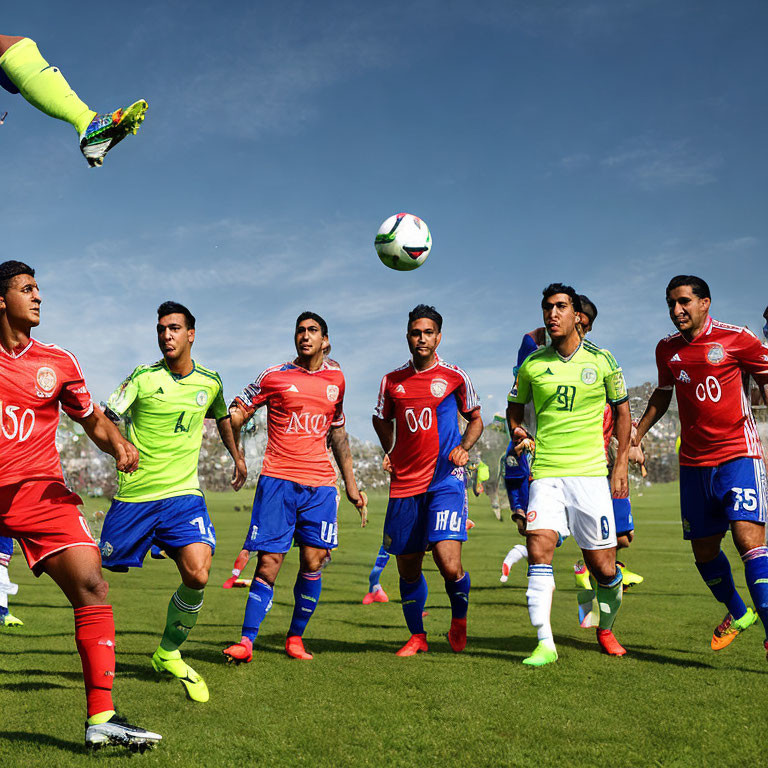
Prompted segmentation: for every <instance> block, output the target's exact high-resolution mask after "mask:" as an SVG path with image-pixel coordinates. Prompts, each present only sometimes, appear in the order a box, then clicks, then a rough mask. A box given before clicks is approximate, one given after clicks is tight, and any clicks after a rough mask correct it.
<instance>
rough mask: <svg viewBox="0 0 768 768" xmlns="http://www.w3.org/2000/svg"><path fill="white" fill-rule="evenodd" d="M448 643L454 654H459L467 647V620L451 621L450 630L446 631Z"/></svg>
mask: <svg viewBox="0 0 768 768" xmlns="http://www.w3.org/2000/svg"><path fill="white" fill-rule="evenodd" d="M448 642H449V643H450V644H451V649H452V650H453V652H454V653H461V652H462V651H463V650H464V648H466V646H467V620H466V619H451V628H450V629H449V630H448Z"/></svg>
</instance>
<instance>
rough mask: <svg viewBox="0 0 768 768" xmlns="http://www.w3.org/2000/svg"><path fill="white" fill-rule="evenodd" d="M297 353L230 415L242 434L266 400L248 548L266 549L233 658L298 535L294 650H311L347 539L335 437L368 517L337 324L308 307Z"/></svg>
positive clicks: (267, 603)
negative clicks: (307, 633) (347, 418)
mask: <svg viewBox="0 0 768 768" xmlns="http://www.w3.org/2000/svg"><path fill="white" fill-rule="evenodd" d="M294 341H295V344H296V353H297V355H296V359H295V360H294V361H293V362H292V363H283V364H282V365H276V366H273V367H272V368H267V370H266V371H264V372H263V373H261V374H260V375H259V377H258V378H257V379H256V381H254V383H253V384H250V385H248V386H247V387H246V388H245V390H244V391H243V392H242V394H241V395H239V396H238V397H237V398H235V400H234V402H233V403H232V405H231V406H230V410H229V413H230V417H231V420H232V429H233V430H234V432H235V438H236V439H238V438H239V433H240V429H241V427H242V426H243V424H244V423H245V422H246V421H247V420H248V419H250V418H251V416H253V414H254V413H255V412H256V409H257V408H260V407H261V406H263V405H266V406H267V449H266V451H265V453H264V463H263V465H262V468H261V475H260V476H259V482H258V485H257V486H256V495H255V497H254V500H253V513H252V515H251V526H250V529H249V532H248V535H247V536H246V539H245V543H244V545H243V546H244V548H245V549H248V550H250V551H252V552H258V563H257V565H256V573H255V574H254V577H253V580H252V582H251V587H250V591H249V593H248V601H247V603H246V607H245V618H244V620H243V632H242V637H241V639H240V642H239V643H235V644H234V645H231V646H230V647H229V648H225V649H224V651H223V653H224V655H225V656H226V657H227V660H228V661H234V662H249V661H250V660H251V658H252V657H253V641H254V640H255V639H256V636H257V634H258V632H259V628H260V626H261V623H262V621H263V620H264V617H265V616H266V614H267V612H268V611H269V609H270V608H271V607H272V595H273V592H274V585H275V580H276V579H277V574H278V573H279V571H280V567H281V566H282V564H283V560H284V559H285V555H286V554H287V552H288V550H290V548H291V545H292V543H293V542H294V541H295V542H296V543H297V544H298V545H299V547H300V550H299V574H298V576H297V577H296V584H295V586H294V588H293V595H294V600H295V603H294V609H293V617H292V619H291V626H290V627H289V629H288V636H287V637H286V640H285V651H286V653H287V654H288V655H289V656H291V657H292V658H294V659H304V660H310V659H311V658H312V654H311V653H308V652H307V651H306V650H305V648H304V643H303V640H302V636H303V634H304V630H305V629H306V626H307V623H308V622H309V620H310V618H311V617H312V614H313V613H314V611H315V608H316V607H317V603H318V601H319V599H320V591H321V587H322V581H321V578H320V577H321V573H322V568H323V566H324V565H325V564H326V563H327V562H328V560H329V559H330V551H331V550H332V549H335V548H336V546H337V545H338V541H337V530H338V529H337V522H336V515H337V511H338V506H339V492H338V490H337V488H336V471H335V470H334V468H333V465H332V464H331V460H330V457H329V456H328V447H327V443H328V442H330V447H331V450H332V451H333V455H334V458H335V459H336V463H337V464H338V467H339V470H340V472H341V476H342V479H343V480H344V485H345V487H346V491H347V498H348V499H349V501H350V502H351V503H352V504H354V505H355V507H357V509H358V511H359V512H360V517H361V520H362V524H363V525H365V523H366V519H367V509H366V501H367V500H366V497H365V494H364V493H361V492H360V491H358V489H357V483H356V482H355V475H354V472H353V471H352V454H351V453H350V451H349V441H348V439H347V432H346V430H345V429H344V388H345V383H344V374H343V373H342V372H341V369H340V368H339V366H338V364H337V363H335V362H334V361H332V360H328V359H326V358H325V355H324V351H325V350H326V349H327V350H329V349H330V345H329V343H328V326H327V325H326V322H325V320H323V318H322V317H320V316H319V315H316V314H315V313H314V312H302V313H301V314H300V315H299V317H298V318H297V319H296V331H295V334H294Z"/></svg>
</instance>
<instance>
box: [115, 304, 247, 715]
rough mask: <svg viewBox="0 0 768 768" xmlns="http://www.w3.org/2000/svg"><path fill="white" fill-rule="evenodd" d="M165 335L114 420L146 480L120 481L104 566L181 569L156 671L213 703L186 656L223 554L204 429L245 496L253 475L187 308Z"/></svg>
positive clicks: (163, 323) (120, 392)
mask: <svg viewBox="0 0 768 768" xmlns="http://www.w3.org/2000/svg"><path fill="white" fill-rule="evenodd" d="M156 331H157V343H158V345H159V347H160V351H161V352H162V354H163V357H162V359H161V360H159V361H158V362H156V363H154V364H152V365H140V366H138V367H137V368H136V369H135V370H134V371H133V373H131V375H130V376H129V377H128V378H127V379H125V381H124V382H123V383H122V384H121V385H120V386H119V387H118V389H117V390H116V391H115V392H114V393H113V394H112V396H111V397H110V398H109V403H108V406H109V410H110V411H111V412H112V413H113V414H115V415H116V417H124V418H125V420H126V431H127V434H128V437H129V439H130V440H131V442H132V443H133V444H134V445H135V446H136V448H137V449H138V451H139V456H140V462H139V468H138V470H137V471H136V472H134V473H133V474H125V473H121V474H120V476H119V486H118V490H117V493H116V494H115V498H114V500H113V502H112V505H111V506H110V508H109V511H108V512H107V516H106V518H105V520H104V527H103V528H102V531H101V554H102V557H103V560H104V566H105V567H106V568H110V569H112V570H116V571H127V570H128V569H129V568H141V567H142V564H143V561H144V558H145V556H146V554H147V550H149V549H150V548H151V547H152V546H157V547H160V548H162V549H163V550H164V551H165V552H166V553H167V554H168V556H169V557H171V558H172V559H173V560H174V561H175V563H176V567H177V568H178V571H179V574H180V576H181V584H180V585H179V587H178V589H177V590H176V591H175V592H174V594H173V595H172V597H171V599H170V602H169V603H168V613H167V617H166V624H165V630H164V631H163V636H162V638H161V640H160V644H159V645H158V647H157V650H156V651H155V652H154V654H153V656H152V667H153V668H154V669H155V671H156V672H158V673H160V674H168V675H171V676H172V677H175V678H176V679H178V680H179V681H180V682H181V683H182V685H183V686H184V689H185V691H186V693H187V696H188V697H189V698H190V699H191V700H193V701H198V702H206V701H208V699H209V693H208V686H207V685H206V684H205V681H204V680H203V678H202V677H201V676H200V675H199V674H198V673H197V672H196V671H195V670H194V669H192V667H190V666H189V665H188V664H187V663H186V662H185V661H184V660H183V659H182V658H181V651H180V650H179V648H180V647H181V645H182V644H183V643H184V642H185V640H186V639H187V636H188V635H189V632H190V631H191V630H192V628H193V627H194V626H195V623H196V622H197V617H198V614H199V612H200V609H201V608H202V605H203V594H204V589H205V586H206V584H207V583H208V575H209V572H210V569H211V558H212V556H213V552H214V550H215V548H216V531H215V530H214V527H213V524H212V523H211V518H210V516H209V514H208V508H207V507H206V504H205V497H204V496H203V493H202V491H201V490H200V481H199V479H198V475H197V464H198V460H199V456H200V446H201V443H202V439H203V422H204V419H206V418H212V419H215V420H216V427H217V429H218V432H219V435H220V437H221V441H222V442H223V443H224V446H225V447H226V449H227V451H229V454H230V456H232V459H233V461H234V472H233V479H232V487H233V488H234V489H235V490H238V489H240V488H241V487H242V485H243V483H244V482H245V479H246V476H247V474H248V472H247V469H246V466H245V460H244V459H243V457H242V456H241V454H240V450H239V448H238V446H237V442H236V440H235V437H234V435H233V433H232V427H231V425H230V420H229V413H228V412H227V404H226V402H225V400H224V387H223V384H222V382H221V377H220V376H219V374H218V373H216V371H213V370H211V369H210V368H205V367H203V366H202V365H201V364H200V363H198V362H197V361H196V360H193V359H192V345H193V343H194V341H195V318H194V315H192V313H191V312H190V311H189V310H188V309H187V308H186V307H185V306H184V305H183V304H179V303H177V302H174V301H166V302H164V303H162V304H161V305H160V306H159V307H158V309H157V327H156Z"/></svg>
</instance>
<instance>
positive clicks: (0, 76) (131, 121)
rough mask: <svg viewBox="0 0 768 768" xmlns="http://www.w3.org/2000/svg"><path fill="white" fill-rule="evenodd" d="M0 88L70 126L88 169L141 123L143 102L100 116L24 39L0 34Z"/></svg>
mask: <svg viewBox="0 0 768 768" xmlns="http://www.w3.org/2000/svg"><path fill="white" fill-rule="evenodd" d="M0 86H2V87H3V88H4V89H5V90H6V91H8V92H9V93H21V95H22V96H23V97H24V98H25V99H26V100H27V101H28V102H29V103H30V104H32V106H33V107H37V109H39V110H40V111H41V112H44V113H45V114H46V115H49V116H50V117H55V118H57V119H58V120H64V121H65V122H67V123H70V125H72V126H73V127H74V129H75V130H76V131H77V133H78V136H79V137H80V151H81V152H82V153H83V156H84V157H85V159H86V160H87V161H88V165H89V166H91V167H92V168H93V167H94V166H98V165H101V164H102V163H103V162H104V157H105V155H106V154H107V152H109V150H110V149H112V148H113V147H114V146H115V145H116V144H118V143H119V142H121V141H122V140H123V139H124V138H125V137H126V136H127V135H128V134H129V133H136V131H138V129H139V125H141V123H142V122H143V120H144V115H145V113H146V111H147V102H146V101H144V100H139V101H136V102H134V103H133V104H131V105H130V106H129V107H121V108H120V109H116V110H115V111H114V112H107V113H105V114H103V115H100V114H98V113H97V112H94V111H93V110H92V109H91V108H90V107H88V105H86V104H85V103H83V102H82V101H81V100H80V98H79V97H78V95H77V94H76V93H75V92H74V91H73V90H72V89H71V88H70V86H69V83H68V82H67V81H66V80H65V79H64V75H62V74H61V72H60V71H59V69H58V68H56V67H54V66H51V65H50V64H49V63H48V62H47V61H46V60H45V59H44V58H43V57H42V56H41V55H40V51H39V50H38V48H37V44H36V43H35V41H34V40H30V39H29V38H28V37H15V36H11V35H0Z"/></svg>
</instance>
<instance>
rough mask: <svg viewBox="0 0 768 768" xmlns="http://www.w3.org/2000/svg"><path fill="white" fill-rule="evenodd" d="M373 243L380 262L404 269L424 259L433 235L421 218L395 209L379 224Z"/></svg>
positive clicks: (418, 263) (430, 245)
mask: <svg viewBox="0 0 768 768" xmlns="http://www.w3.org/2000/svg"><path fill="white" fill-rule="evenodd" d="M374 246H375V248H376V253H378V254H379V258H380V259H381V263H382V264H384V265H385V266H387V267H389V268H390V269H396V270H398V271H400V272H404V271H407V270H409V269H416V267H420V266H421V265H422V264H423V263H424V262H425V261H426V260H427V256H429V252H430V251H431V250H432V235H430V233H429V227H428V226H427V223H426V222H425V221H424V220H423V219H420V218H419V217H418V216H414V215H413V214H411V213H396V214H395V215H394V216H390V217H389V218H388V219H387V220H386V221H385V222H384V223H383V224H382V225H381V226H380V227H379V231H378V233H377V234H376V239H375V240H374Z"/></svg>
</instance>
